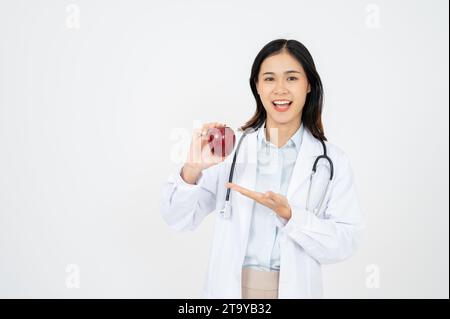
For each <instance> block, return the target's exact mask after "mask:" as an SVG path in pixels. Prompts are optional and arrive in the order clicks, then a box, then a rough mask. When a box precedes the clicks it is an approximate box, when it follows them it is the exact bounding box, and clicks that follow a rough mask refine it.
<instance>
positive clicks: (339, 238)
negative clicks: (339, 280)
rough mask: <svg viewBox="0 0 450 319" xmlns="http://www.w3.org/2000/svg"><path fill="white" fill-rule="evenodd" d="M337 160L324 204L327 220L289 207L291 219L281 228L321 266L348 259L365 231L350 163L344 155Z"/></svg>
mask: <svg viewBox="0 0 450 319" xmlns="http://www.w3.org/2000/svg"><path fill="white" fill-rule="evenodd" d="M340 160H341V165H339V170H338V171H336V176H335V181H334V187H332V189H331V193H330V197H329V200H328V201H327V207H326V211H325V215H324V216H326V217H325V218H320V217H318V216H317V215H315V214H314V213H312V212H311V211H308V210H306V209H304V208H303V207H296V206H291V211H292V215H291V218H290V219H289V221H287V222H286V223H285V224H284V226H282V227H281V228H282V230H283V231H284V232H285V233H286V234H287V235H288V237H290V238H291V239H292V240H294V241H295V242H296V243H298V244H299V245H300V246H302V247H303V249H304V250H305V251H306V252H307V253H308V254H309V255H310V256H311V257H313V258H314V259H316V260H317V261H318V262H319V263H321V264H330V263H335V262H339V261H342V260H345V259H347V258H348V257H350V256H351V255H352V254H353V253H354V252H355V250H356V249H357V246H358V243H359V241H360V235H361V231H362V229H363V228H364V219H363V216H362V214H361V211H360V208H359V203H358V199H357V194H356V190H355V185H354V181H353V173H352V169H351V167H350V164H349V160H348V158H347V156H346V155H345V154H342V155H341V156H340Z"/></svg>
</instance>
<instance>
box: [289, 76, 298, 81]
mask: <svg viewBox="0 0 450 319" xmlns="http://www.w3.org/2000/svg"><path fill="white" fill-rule="evenodd" d="M289 79H292V81H295V80H297V78H296V77H295V76H290V77H288V80H289Z"/></svg>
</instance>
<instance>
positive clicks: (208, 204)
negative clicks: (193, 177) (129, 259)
mask: <svg viewBox="0 0 450 319" xmlns="http://www.w3.org/2000/svg"><path fill="white" fill-rule="evenodd" d="M181 168H182V167H180V169H179V170H177V172H176V173H174V174H172V175H171V176H170V177H169V179H168V180H167V182H165V183H164V185H163V187H162V193H161V215H162V217H163V219H164V220H165V221H166V223H167V224H168V225H169V227H170V228H172V229H174V230H175V231H185V230H193V229H195V228H196V227H197V226H198V225H199V224H200V222H201V221H202V220H203V218H205V216H206V215H208V214H209V213H211V212H212V211H213V210H214V209H215V206H216V191H217V183H218V170H219V165H214V166H211V167H209V168H207V169H205V170H203V171H202V173H201V175H200V177H199V179H198V180H197V183H196V184H195V185H192V184H189V183H186V182H185V181H184V180H183V179H182V178H181V176H180V173H181Z"/></svg>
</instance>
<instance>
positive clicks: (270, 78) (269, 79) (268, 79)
mask: <svg viewBox="0 0 450 319" xmlns="http://www.w3.org/2000/svg"><path fill="white" fill-rule="evenodd" d="M272 80H273V78H272V77H269V78H265V79H264V81H272Z"/></svg>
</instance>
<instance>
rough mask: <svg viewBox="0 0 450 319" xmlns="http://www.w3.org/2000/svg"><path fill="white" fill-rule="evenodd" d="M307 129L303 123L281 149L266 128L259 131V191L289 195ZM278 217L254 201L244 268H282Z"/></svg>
mask: <svg viewBox="0 0 450 319" xmlns="http://www.w3.org/2000/svg"><path fill="white" fill-rule="evenodd" d="M264 126H265V125H264ZM303 130H304V127H303V123H302V124H301V125H300V128H299V129H298V130H297V131H296V132H295V133H294V134H293V135H292V136H291V138H290V139H289V140H288V141H287V143H286V144H285V145H284V146H283V147H281V148H278V147H277V146H276V145H274V144H273V143H271V142H270V141H267V140H266V135H265V132H264V131H265V129H264V128H263V127H261V128H260V129H259V130H258V137H257V140H258V144H257V145H258V155H257V156H258V164H257V170H256V186H255V190H256V191H257V192H262V193H264V192H266V191H273V192H275V193H279V194H282V195H284V196H286V193H287V189H288V186H289V182H290V180H291V175H292V171H293V169H294V165H295V162H296V160H297V154H298V152H299V150H300V145H301V143H302V137H303ZM269 133H270V132H269ZM275 218H277V216H276V215H275V214H274V212H273V211H272V210H271V209H270V208H268V207H266V206H264V205H261V204H259V203H257V202H254V205H253V211H252V218H251V224H250V232H249V238H248V244H247V252H246V255H245V259H244V265H243V266H244V267H250V268H253V269H257V270H264V271H274V270H280V245H279V237H280V236H279V230H278V227H277V226H276V224H275Z"/></svg>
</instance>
